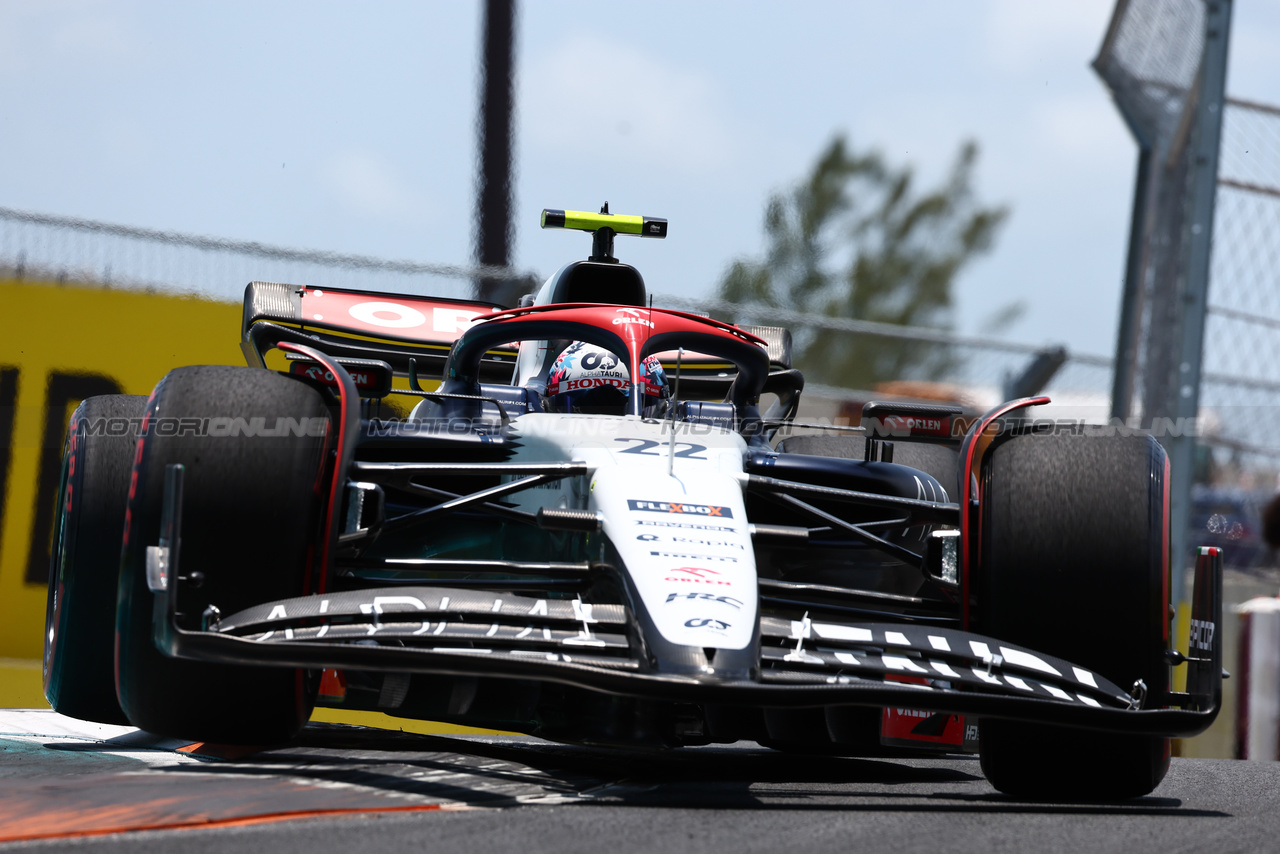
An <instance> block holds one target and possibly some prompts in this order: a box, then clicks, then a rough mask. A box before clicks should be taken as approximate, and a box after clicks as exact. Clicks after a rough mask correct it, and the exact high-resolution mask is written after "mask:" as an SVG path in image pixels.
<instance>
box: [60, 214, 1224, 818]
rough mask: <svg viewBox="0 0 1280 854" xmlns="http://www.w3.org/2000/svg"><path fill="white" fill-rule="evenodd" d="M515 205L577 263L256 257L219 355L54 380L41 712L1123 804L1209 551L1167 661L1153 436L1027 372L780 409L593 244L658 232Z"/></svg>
mask: <svg viewBox="0 0 1280 854" xmlns="http://www.w3.org/2000/svg"><path fill="white" fill-rule="evenodd" d="M542 224H543V227H544V228H551V227H560V228H567V229H576V230H581V231H587V232H591V233H592V234H593V250H592V255H591V256H590V258H589V259H588V260H585V261H576V262H573V263H571V264H568V265H567V266H565V267H564V268H562V269H561V270H559V271H558V272H557V273H556V274H555V275H554V276H552V277H551V278H550V279H549V280H548V281H547V282H546V283H545V284H544V285H543V286H542V287H541V289H540V290H539V291H538V292H537V293H536V294H534V295H529V296H527V297H525V298H524V299H523V300H522V301H521V303H520V306H519V307H517V308H513V309H505V308H503V307H501V306H496V305H491V304H488V303H480V302H474V301H460V300H449V299H437V298H418V297H408V296H403V295H392V294H381V293H368V292H360V291H353V290H342V289H336V288H317V287H312V286H295V285H285V284H277V283H270V282H253V283H251V284H250V285H249V286H248V288H247V289H246V291H245V300H244V323H243V329H242V333H243V336H242V349H243V350H244V353H245V356H246V358H247V359H248V361H249V364H250V366H249V367H243V368H240V367H222V366H200V367H184V368H178V369H176V370H174V371H172V372H171V373H169V374H168V375H167V376H166V377H165V378H164V379H163V380H162V381H161V382H160V384H159V385H157V386H156V388H155V390H154V391H153V392H152V394H151V396H150V398H144V397H137V396H114V397H99V398H91V399H89V400H86V401H85V402H84V403H83V404H82V405H81V406H80V407H79V408H78V409H77V410H76V412H75V414H74V415H73V416H72V419H71V423H70V427H69V431H68V438H67V451H66V458H65V463H64V467H63V476H62V491H61V496H60V498H59V505H58V507H59V510H58V522H57V527H56V533H55V549H54V559H53V567H52V572H51V576H50V577H51V580H50V586H49V600H48V601H49V606H48V616H47V633H46V646H45V671H44V672H45V690H46V694H47V696H48V698H49V701H50V702H51V703H52V705H53V707H54V708H55V709H56V710H58V711H59V712H62V713H65V714H68V715H72V716H75V717H79V718H84V719H88V720H94V721H102V722H120V723H124V722H127V723H129V724H131V725H133V726H137V727H139V728H142V729H145V730H149V731H152V732H156V733H161V734H166V735H172V736H179V737H185V738H190V739H193V740H202V741H215V742H231V743H242V744H268V743H278V742H282V741H287V740H288V739H290V738H291V737H293V736H294V735H295V734H296V733H297V732H298V730H299V728H300V727H301V726H302V725H303V724H304V723H305V722H306V721H307V720H308V718H309V716H310V715H311V712H312V708H313V706H314V705H315V704H316V703H317V702H319V703H321V704H325V705H330V706H338V707H341V708H347V709H358V710H376V711H381V712H386V713H388V714H392V715H397V716H401V717H406V718H418V719H424V720H433V721H447V722H455V723H459V724H467V725H471V726H477V727H485V728H495V729H501V730H506V731H515V732H521V733H529V734H533V735H536V736H540V737H544V738H548V739H554V740H559V741H565V742H575V743H586V744H598V745H624V746H649V747H661V748H667V747H678V746H681V745H698V744H708V743H731V742H736V741H739V740H748V741H755V742H758V743H759V744H761V745H764V746H766V747H770V748H776V749H780V750H795V751H805V752H810V753H831V754H847V755H877V754H881V755H883V754H884V753H885V752H886V751H889V752H892V751H893V750H900V749H901V748H902V746H903V745H930V746H933V747H935V748H938V749H943V750H956V751H960V750H966V749H967V750H970V751H972V750H974V749H976V750H977V751H978V753H979V757H980V760H981V765H982V769H983V771H984V773H985V774H986V775H987V777H988V778H989V780H990V781H991V783H992V784H993V785H994V786H995V787H997V788H998V789H1000V790H1002V791H1004V792H1007V793H1010V794H1013V795H1016V796H1023V797H1063V798H1071V799H1085V800H1109V799H1116V798H1127V797H1134V796H1139V795H1143V794H1146V793H1148V792H1150V791H1151V790H1152V789H1154V788H1155V786H1156V785H1157V784H1159V782H1160V780H1161V778H1162V777H1163V776H1164V773H1165V770H1166V769H1167V767H1168V763H1169V753H1170V750H1169V746H1170V742H1169V737H1170V736H1180V735H1191V734H1194V733H1196V732H1199V731H1201V730H1203V729H1204V728H1205V727H1207V726H1208V725H1209V724H1210V723H1211V722H1212V720H1213V718H1214V716H1215V715H1216V713H1217V709H1218V705H1219V701H1220V697H1221V680H1222V665H1221V657H1222V651H1221V639H1220V638H1219V637H1218V636H1217V633H1216V627H1217V626H1218V625H1220V622H1221V618H1220V611H1221V557H1220V555H1219V554H1218V553H1217V551H1216V550H1214V549H1201V551H1200V557H1199V560H1198V562H1197V566H1196V578H1195V595H1194V599H1193V613H1192V627H1193V630H1192V638H1191V645H1190V649H1189V650H1188V653H1189V654H1188V655H1184V654H1182V653H1179V652H1177V651H1175V650H1174V649H1173V644H1172V642H1171V639H1170V605H1169V603H1170V591H1169V565H1170V555H1169V553H1168V541H1169V536H1168V532H1169V501H1168V485H1169V474H1168V464H1167V461H1166V457H1165V454H1164V451H1163V450H1162V449H1161V447H1160V446H1159V445H1158V444H1157V443H1156V442H1155V441H1154V440H1153V439H1152V438H1150V437H1149V436H1146V435H1101V434H1100V432H1099V431H1091V430H1089V429H1074V430H1062V429H1057V428H1060V427H1061V426H1062V425H1055V429H1045V427H1044V425H1043V424H1041V423H1038V422H1036V421H1034V420H1031V419H1029V418H1028V417H1027V415H1026V412H1027V409H1028V407H1033V406H1036V405H1039V404H1043V403H1046V402H1047V398H1031V399H1024V400H1018V401H1013V402H1011V403H1007V404H1005V405H1003V406H1000V407H998V408H996V409H994V410H992V411H991V412H989V413H987V414H986V415H983V416H981V417H971V418H967V419H966V418H964V417H963V414H962V412H961V410H960V409H959V408H958V407H950V406H944V405H939V404H921V403H903V402H881V401H876V402H872V403H868V404H867V405H866V407H865V408H864V410H863V414H862V423H861V425H860V426H858V427H852V428H844V429H843V430H840V429H836V428H823V429H816V428H815V429H806V428H805V427H804V425H802V424H801V423H800V422H798V421H797V420H796V419H795V415H796V411H797V407H798V402H799V398H800V394H801V391H802V389H803V385H804V381H803V378H802V376H801V374H800V372H799V371H797V370H795V369H793V368H792V367H791V364H790V360H791V356H790V335H789V333H787V332H786V331H785V330H782V329H777V328H770V327H748V326H743V327H738V326H733V325H730V324H727V323H723V322H720V321H717V320H713V319H710V318H708V317H703V316H699V315H695V314H689V313H683V312H679V311H671V310H666V309H662V308H655V307H653V306H652V305H651V304H650V299H649V297H648V293H647V291H646V288H645V284H644V281H643V279H642V278H641V276H640V274H639V273H638V272H637V271H636V270H635V268H633V267H631V266H629V265H627V264H624V263H621V262H619V261H618V260H617V259H616V258H615V257H614V255H613V243H614V238H615V236H616V235H619V234H634V235H639V236H642V237H663V236H665V234H666V230H667V223H666V221H665V220H661V219H654V218H646V217H631V216H618V215H611V214H608V213H607V206H606V210H605V212H602V213H601V214H594V213H583V212H576V211H554V210H548V211H545V212H544V213H543V223H542ZM406 401H407V404H406ZM766 403H767V404H768V405H767V406H766V405H765V404H766ZM762 407H763V411H762ZM121 531H123V538H122V536H121ZM1174 668H1181V669H1183V676H1184V678H1183V679H1182V680H1181V683H1182V684H1185V690H1175V682H1174V680H1173V679H1172V674H1173V673H1174ZM1179 687H1181V684H1179Z"/></svg>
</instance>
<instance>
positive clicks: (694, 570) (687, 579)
mask: <svg viewBox="0 0 1280 854" xmlns="http://www.w3.org/2000/svg"><path fill="white" fill-rule="evenodd" d="M667 572H668V573H669V574H668V575H667V577H666V578H664V579H662V580H663V581H676V582H681V583H684V584H715V585H718V586H720V587H732V586H733V583H732V582H729V581H721V580H720V579H718V578H714V577H711V576H716V575H719V574H720V573H719V572H717V571H716V570H714V569H706V568H705V567H701V566H682V567H679V568H678V569H669V570H667Z"/></svg>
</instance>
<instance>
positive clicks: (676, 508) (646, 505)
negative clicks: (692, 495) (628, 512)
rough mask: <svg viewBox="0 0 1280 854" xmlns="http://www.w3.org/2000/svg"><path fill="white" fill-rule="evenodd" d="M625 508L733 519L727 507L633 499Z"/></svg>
mask: <svg viewBox="0 0 1280 854" xmlns="http://www.w3.org/2000/svg"><path fill="white" fill-rule="evenodd" d="M627 507H629V508H631V509H632V510H640V511H643V512H646V513H683V514H685V515H688V516H719V517H721V518H724V519H732V518H733V511H732V510H730V509H729V508H728V507H717V506H716V505H714V504H676V503H674V502H671V501H641V500H639V499H635V498H628V499H627Z"/></svg>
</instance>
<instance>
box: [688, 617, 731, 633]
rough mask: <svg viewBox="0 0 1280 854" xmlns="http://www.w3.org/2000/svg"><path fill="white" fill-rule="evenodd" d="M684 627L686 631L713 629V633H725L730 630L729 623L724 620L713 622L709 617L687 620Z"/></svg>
mask: <svg viewBox="0 0 1280 854" xmlns="http://www.w3.org/2000/svg"><path fill="white" fill-rule="evenodd" d="M684 627H685V628H686V629H711V630H712V631H717V632H723V631H724V630H725V629H727V628H729V623H726V622H725V621H724V620H712V619H709V618H707V617H701V618H694V619H692V620H685V621H684Z"/></svg>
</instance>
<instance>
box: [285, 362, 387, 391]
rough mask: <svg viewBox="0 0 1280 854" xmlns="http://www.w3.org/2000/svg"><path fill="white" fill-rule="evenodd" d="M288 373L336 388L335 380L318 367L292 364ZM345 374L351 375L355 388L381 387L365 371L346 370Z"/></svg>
mask: <svg viewBox="0 0 1280 854" xmlns="http://www.w3.org/2000/svg"><path fill="white" fill-rule="evenodd" d="M290 372H291V373H293V374H295V375H299V376H304V377H307V378H309V379H313V380H316V381H317V382H322V383H324V384H325V385H331V386H336V385H337V384H338V380H337V378H336V377H334V375H333V374H332V373H331V372H329V371H328V370H327V369H325V368H322V367H320V366H319V365H313V364H307V363H305V362H294V363H292V364H291V365H290ZM347 373H349V374H351V379H352V381H354V382H355V384H356V388H378V387H379V386H380V385H381V383H380V382H379V378H378V377H376V376H374V375H373V374H370V373H368V372H367V371H358V370H348V371H347Z"/></svg>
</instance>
